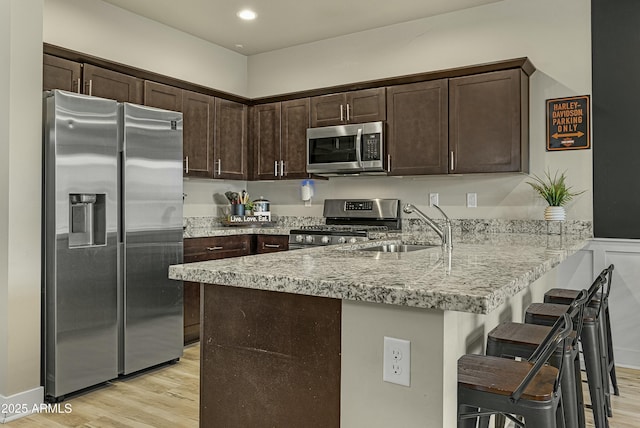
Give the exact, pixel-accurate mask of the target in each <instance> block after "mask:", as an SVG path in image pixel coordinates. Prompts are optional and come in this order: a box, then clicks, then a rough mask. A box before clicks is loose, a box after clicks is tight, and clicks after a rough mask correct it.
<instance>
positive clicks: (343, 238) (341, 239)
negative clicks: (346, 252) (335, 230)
mask: <svg viewBox="0 0 640 428" xmlns="http://www.w3.org/2000/svg"><path fill="white" fill-rule="evenodd" d="M345 242H347V238H345V237H344V236H341V237H339V238H338V244H344V243H345Z"/></svg>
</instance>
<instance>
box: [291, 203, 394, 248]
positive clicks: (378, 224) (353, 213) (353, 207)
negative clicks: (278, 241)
mask: <svg viewBox="0 0 640 428" xmlns="http://www.w3.org/2000/svg"><path fill="white" fill-rule="evenodd" d="M323 217H324V218H325V222H326V224H321V225H314V226H303V227H301V228H300V229H292V230H291V231H290V232H289V249H290V250H295V249H301V248H310V247H315V246H319V245H334V244H344V243H355V242H358V241H366V240H367V239H369V235H370V234H371V232H380V231H387V230H390V231H399V230H401V228H402V224H401V217H400V200H398V199H326V200H325V201H324V211H323Z"/></svg>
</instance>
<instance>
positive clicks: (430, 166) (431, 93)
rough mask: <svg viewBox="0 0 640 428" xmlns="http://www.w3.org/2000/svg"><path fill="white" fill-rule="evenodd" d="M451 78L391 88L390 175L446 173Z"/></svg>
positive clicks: (388, 140) (388, 137)
mask: <svg viewBox="0 0 640 428" xmlns="http://www.w3.org/2000/svg"><path fill="white" fill-rule="evenodd" d="M448 98H449V94H448V91H447V79H440V80H431V81H428V82H420V83H412V84H407V85H398V86H391V87H388V88H387V136H386V145H387V171H388V172H389V175H426V174H446V173H447V171H448V166H447V161H448V154H449V145H448V135H447V134H448V120H447V119H448Z"/></svg>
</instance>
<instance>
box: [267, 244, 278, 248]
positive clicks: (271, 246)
mask: <svg viewBox="0 0 640 428" xmlns="http://www.w3.org/2000/svg"><path fill="white" fill-rule="evenodd" d="M264 247H265V248H280V244H264Z"/></svg>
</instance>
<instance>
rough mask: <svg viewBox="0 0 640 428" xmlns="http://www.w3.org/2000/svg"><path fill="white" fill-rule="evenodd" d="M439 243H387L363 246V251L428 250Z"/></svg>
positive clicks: (405, 251) (396, 251)
mask: <svg viewBox="0 0 640 428" xmlns="http://www.w3.org/2000/svg"><path fill="white" fill-rule="evenodd" d="M434 247H437V245H407V244H386V245H378V246H375V247H369V248H362V251H378V252H381V253H408V252H409V251H419V250H428V249H429V248H434Z"/></svg>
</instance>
